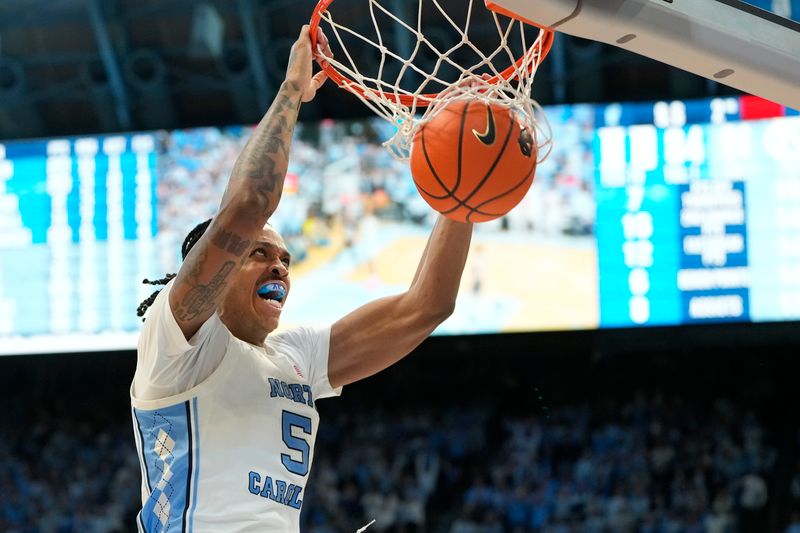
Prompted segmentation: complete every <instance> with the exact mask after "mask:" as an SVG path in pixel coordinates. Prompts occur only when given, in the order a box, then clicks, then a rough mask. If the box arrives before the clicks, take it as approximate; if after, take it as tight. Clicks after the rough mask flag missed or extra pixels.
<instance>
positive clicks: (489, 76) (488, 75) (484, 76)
mask: <svg viewBox="0 0 800 533" xmlns="http://www.w3.org/2000/svg"><path fill="white" fill-rule="evenodd" d="M491 77H492V75H491V74H487V73H486V72H484V73H483V74H481V79H482V80H483V81H486V80H488V79H491Z"/></svg>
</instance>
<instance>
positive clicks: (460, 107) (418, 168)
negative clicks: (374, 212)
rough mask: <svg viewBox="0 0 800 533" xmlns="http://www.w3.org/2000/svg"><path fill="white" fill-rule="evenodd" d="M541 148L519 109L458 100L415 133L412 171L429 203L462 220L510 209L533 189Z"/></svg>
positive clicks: (485, 217)
mask: <svg viewBox="0 0 800 533" xmlns="http://www.w3.org/2000/svg"><path fill="white" fill-rule="evenodd" d="M536 156H537V154H536V146H535V145H534V142H533V137H532V135H531V133H530V132H529V131H528V129H527V128H523V127H521V126H520V123H519V121H518V120H517V118H516V117H515V116H514V114H513V112H512V111H511V110H509V109H508V108H505V107H503V106H500V105H497V104H491V105H487V104H485V103H483V102H480V101H478V100H456V101H454V102H453V103H451V104H449V105H448V106H447V107H446V108H444V109H443V110H442V111H441V112H440V113H439V114H438V115H436V116H435V117H434V118H433V120H431V121H430V122H428V123H427V124H424V125H423V126H422V127H420V129H419V130H418V131H417V133H416V135H414V143H413V145H412V147H411V174H412V176H414V183H415V184H416V186H417V190H418V191H419V193H420V194H421V195H422V197H423V198H424V199H425V201H426V202H428V204H430V206H431V207H433V208H434V209H435V210H436V211H438V212H440V213H441V214H443V215H445V216H446V217H448V218H451V219H453V220H457V221H459V222H485V221H487V220H493V219H495V218H498V217H501V216H503V215H505V214H506V213H508V212H509V211H510V210H511V209H512V208H513V207H514V206H515V205H517V204H518V203H519V202H520V200H522V198H523V197H524V196H525V193H527V192H528V189H529V188H530V186H531V183H533V176H534V173H535V171H536Z"/></svg>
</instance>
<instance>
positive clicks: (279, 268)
mask: <svg viewBox="0 0 800 533" xmlns="http://www.w3.org/2000/svg"><path fill="white" fill-rule="evenodd" d="M270 272H272V274H273V275H274V276H278V277H279V278H285V277H286V275H287V274H288V273H289V269H288V268H286V265H284V264H283V262H281V261H276V262H275V263H273V264H272V268H271V269H270Z"/></svg>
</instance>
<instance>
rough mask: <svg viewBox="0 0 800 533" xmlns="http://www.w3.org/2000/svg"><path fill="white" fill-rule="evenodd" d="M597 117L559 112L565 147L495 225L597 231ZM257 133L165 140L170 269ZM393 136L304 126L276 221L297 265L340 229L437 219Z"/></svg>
mask: <svg viewBox="0 0 800 533" xmlns="http://www.w3.org/2000/svg"><path fill="white" fill-rule="evenodd" d="M584 108H585V109H584ZM590 110H591V108H590V107H588V106H570V107H565V108H554V109H553V111H552V117H551V124H552V129H553V136H554V138H558V143H556V144H554V145H553V148H552V153H551V154H550V157H548V158H547V159H546V160H545V161H544V162H543V163H542V164H541V165H540V166H539V168H538V169H537V174H536V180H535V183H534V186H533V187H532V188H531V190H530V192H529V193H528V195H527V196H526V197H525V199H524V200H523V201H522V203H521V204H520V205H519V206H518V207H516V208H515V209H514V210H513V211H512V212H511V213H510V214H509V215H508V216H506V217H504V219H502V220H500V221H498V222H496V223H494V224H496V225H497V226H499V227H501V228H502V229H505V230H509V231H518V232H538V233H540V234H542V235H549V236H562V237H563V236H573V235H579V236H582V235H590V234H591V233H592V232H593V230H594V217H595V207H594V198H593V192H592V183H593V180H594V163H593V155H592V136H593V130H592V128H591V121H592V114H591V112H590ZM251 131H252V129H251V128H244V127H236V128H227V129H217V128H198V129H192V130H177V131H174V132H171V133H168V134H165V136H164V139H163V147H164V148H163V149H164V153H163V156H162V157H161V158H160V163H159V170H158V176H159V177H158V189H157V198H158V221H159V228H158V230H159V240H160V241H161V243H162V249H163V250H164V252H163V255H164V257H163V258H162V262H163V263H164V267H165V268H166V269H168V270H169V269H170V268H173V266H174V264H175V261H176V258H175V257H174V256H175V254H176V253H177V252H175V250H176V243H177V244H179V243H180V242H181V241H182V240H183V237H184V236H185V234H186V233H187V232H188V231H189V230H190V229H191V228H192V227H193V226H194V225H195V224H197V223H198V222H200V221H202V220H204V219H206V218H208V217H210V216H212V215H213V214H214V212H215V211H216V209H217V207H218V204H219V200H220V199H221V197H222V193H223V191H224V188H225V186H226V184H227V180H228V177H229V176H230V174H231V171H232V169H233V165H234V162H235V160H236V157H237V155H238V154H239V152H240V151H241V149H242V148H243V147H244V145H245V143H246V141H247V138H248V137H249V135H250V133H251ZM392 134H393V131H392V130H391V127H390V126H389V125H388V124H386V123H384V122H382V121H381V120H379V119H370V120H363V121H357V122H335V121H332V120H327V121H322V122H321V123H314V124H298V126H297V129H296V133H295V138H294V141H293V144H292V153H291V158H290V164H289V170H288V174H287V176H286V181H285V183H284V193H283V196H282V199H281V204H280V207H279V209H278V211H277V212H276V213H275V215H273V217H272V218H271V219H270V223H271V224H272V225H273V226H275V227H276V228H277V229H278V231H280V232H281V234H282V235H283V236H284V238H285V239H286V240H287V244H288V246H289V248H290V251H291V252H292V255H293V256H295V257H296V258H298V259H300V260H302V258H303V257H304V256H305V254H306V251H307V250H308V248H309V247H310V246H312V245H319V244H323V245H324V244H326V243H328V242H329V241H330V240H331V236H330V233H331V231H332V230H333V229H334V228H341V229H342V230H343V232H344V233H345V241H346V240H348V238H349V237H348V236H352V235H354V234H356V233H357V232H358V230H359V226H360V224H361V221H362V220H363V219H365V218H369V217H370V216H374V217H377V218H378V219H382V220H391V221H393V222H400V223H407V224H410V225H418V224H429V223H430V222H431V220H432V217H433V215H434V213H433V211H432V210H431V208H430V207H428V206H427V204H425V202H424V200H423V199H422V198H421V196H420V195H419V194H418V193H417V191H416V188H415V186H414V183H413V180H412V178H411V174H410V170H409V165H408V163H407V162H404V161H399V160H397V159H395V158H394V157H392V156H391V155H390V153H389V152H388V151H387V150H386V149H385V148H383V146H381V142H382V141H383V140H386V139H388V138H389V137H391V136H392ZM490 225H492V224H491V223H490V224H488V225H484V227H487V228H488V226H490Z"/></svg>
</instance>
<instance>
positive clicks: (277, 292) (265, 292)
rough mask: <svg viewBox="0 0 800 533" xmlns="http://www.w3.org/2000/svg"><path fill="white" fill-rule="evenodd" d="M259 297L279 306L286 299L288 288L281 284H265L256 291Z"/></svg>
mask: <svg viewBox="0 0 800 533" xmlns="http://www.w3.org/2000/svg"><path fill="white" fill-rule="evenodd" d="M256 292H257V294H258V297H259V298H261V299H262V300H266V301H269V302H277V303H278V304H279V306H280V305H281V304H282V303H283V300H284V298H286V287H284V286H283V285H282V284H280V283H265V284H263V285H261V286H260V287H259V288H258V291H256Z"/></svg>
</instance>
